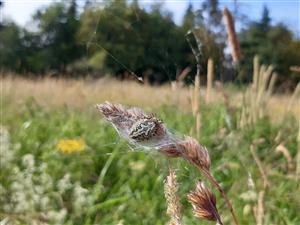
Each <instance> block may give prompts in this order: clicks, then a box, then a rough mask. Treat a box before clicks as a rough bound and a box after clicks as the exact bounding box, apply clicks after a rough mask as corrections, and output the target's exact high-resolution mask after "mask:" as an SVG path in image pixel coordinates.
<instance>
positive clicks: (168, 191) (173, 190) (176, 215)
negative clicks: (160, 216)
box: [164, 169, 181, 225]
mask: <svg viewBox="0 0 300 225" xmlns="http://www.w3.org/2000/svg"><path fill="white" fill-rule="evenodd" d="M178 190H179V185H178V183H177V180H176V173H175V171H174V170H171V169H170V173H169V175H168V176H167V179H166V181H165V185H164V192H165V197H166V201H167V214H168V215H169V216H170V217H171V220H170V222H169V225H171V224H174V225H180V224H181V204H180V201H179V197H178Z"/></svg>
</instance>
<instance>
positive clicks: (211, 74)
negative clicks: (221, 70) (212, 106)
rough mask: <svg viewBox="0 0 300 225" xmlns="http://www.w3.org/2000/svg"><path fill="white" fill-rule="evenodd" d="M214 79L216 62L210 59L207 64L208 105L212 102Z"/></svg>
mask: <svg viewBox="0 0 300 225" xmlns="http://www.w3.org/2000/svg"><path fill="white" fill-rule="evenodd" d="M213 79H214V61H213V60H212V59H211V58H209V59H208V62H207V87H206V99H205V100H206V103H209V102H210V101H211V92H212V86H213Z"/></svg>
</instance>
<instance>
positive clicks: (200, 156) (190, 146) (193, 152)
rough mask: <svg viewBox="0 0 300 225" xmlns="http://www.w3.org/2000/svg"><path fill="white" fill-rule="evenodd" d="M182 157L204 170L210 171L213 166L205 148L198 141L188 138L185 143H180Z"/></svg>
mask: <svg viewBox="0 0 300 225" xmlns="http://www.w3.org/2000/svg"><path fill="white" fill-rule="evenodd" d="M179 146H180V149H181V154H182V156H183V157H184V158H185V159H187V160H188V161H190V162H191V163H193V164H194V165H196V166H197V167H200V168H202V169H205V170H206V171H209V169H210V166H211V161H210V157H209V154H208V151H207V149H206V148H205V147H203V146H201V145H200V144H199V143H198V141H197V140H195V139H194V138H192V137H189V136H187V137H186V138H185V140H184V141H182V142H179Z"/></svg>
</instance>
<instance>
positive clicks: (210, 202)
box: [188, 181, 222, 224]
mask: <svg viewBox="0 0 300 225" xmlns="http://www.w3.org/2000/svg"><path fill="white" fill-rule="evenodd" d="M188 200H189V202H190V203H191V204H192V206H193V211H194V214H195V216H196V217H198V218H202V219H206V220H210V221H218V223H219V224H222V222H221V219H220V216H219V213H218V210H217V207H216V197H215V195H214V194H213V193H212V192H211V190H210V189H208V188H207V187H205V185H204V183H203V182H202V181H198V182H197V184H196V188H195V190H194V191H192V192H190V193H189V194H188Z"/></svg>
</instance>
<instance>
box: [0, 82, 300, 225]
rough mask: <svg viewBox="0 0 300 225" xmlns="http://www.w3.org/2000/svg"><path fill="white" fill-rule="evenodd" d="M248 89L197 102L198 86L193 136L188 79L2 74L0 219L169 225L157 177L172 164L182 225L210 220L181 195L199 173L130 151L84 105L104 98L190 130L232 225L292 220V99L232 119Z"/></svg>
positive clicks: (297, 201) (295, 208)
mask: <svg viewBox="0 0 300 225" xmlns="http://www.w3.org/2000/svg"><path fill="white" fill-rule="evenodd" d="M246 88H247V87H242V88H236V87H234V86H233V85H228V86H224V87H223V88H222V91H221V90H220V89H219V88H214V89H213V90H212V91H211V101H210V102H209V103H206V102H205V87H204V86H203V87H202V86H201V88H200V112H199V114H200V115H201V128H200V130H199V131H198V132H199V133H198V135H197V128H196V126H195V124H196V123H197V118H196V117H195V116H194V115H193V113H192V107H191V103H192V100H191V90H189V88H179V87H178V88H176V89H172V88H171V87H170V86H168V85H166V86H159V87H150V86H144V85H141V84H137V83H135V82H129V81H127V82H120V81H115V80H112V79H108V78H103V79H101V80H98V81H94V80H63V79H50V78H47V79H43V80H35V81H33V80H26V79H22V78H11V77H7V78H2V79H1V154H0V156H1V176H0V197H1V198H0V220H2V222H3V224H70V225H71V224H86V225H88V224H116V225H117V224H119V225H121V224H124V225H125V224H143V225H147V224H149V225H150V224H151V225H152V224H158V225H159V224H167V222H168V220H169V218H168V216H167V215H166V212H165V211H166V201H165V198H164V179H165V178H166V176H167V175H168V170H169V168H170V167H171V168H173V169H174V170H175V171H176V173H177V178H178V182H179V186H180V190H179V194H180V197H181V202H182V205H183V224H184V225H188V224H214V223H212V222H206V221H205V220H199V219H198V218H195V217H194V216H193V212H192V207H191V205H190V204H189V202H188V201H187V199H186V194H187V193H189V191H190V190H192V189H194V186H195V183H196V181H197V180H199V179H203V181H204V182H206V180H205V178H204V177H202V176H201V174H200V173H199V172H198V171H197V170H196V169H195V168H193V167H192V166H191V165H189V164H188V163H187V162H185V161H183V160H182V159H169V158H166V157H162V155H161V154H159V153H158V152H154V151H144V150H142V149H135V148H134V147H133V146H130V145H129V144H128V143H127V142H126V141H124V140H122V139H120V138H119V137H118V134H117V133H116V132H115V130H114V129H113V128H112V126H111V125H110V124H109V123H107V122H106V121H104V119H103V117H102V116H101V115H100V114H99V112H97V110H96V109H95V108H94V105H95V104H96V103H102V102H104V101H110V102H116V103H122V104H124V105H127V106H139V107H141V108H143V109H144V110H145V111H146V112H149V113H155V114H156V115H157V116H158V117H159V118H161V119H162V120H163V121H164V122H165V123H166V124H167V125H168V127H169V128H170V129H171V130H173V131H174V132H175V131H176V132H179V133H181V134H187V135H191V136H193V137H197V136H198V137H197V139H198V141H199V142H200V143H201V144H202V145H204V146H206V147H207V149H208V151H209V154H210V157H211V160H212V171H211V172H212V174H213V175H214V176H215V178H216V179H217V180H218V181H219V182H220V183H221V185H222V186H223V188H224V190H225V192H226V193H227V194H228V196H229V199H230V200H231V202H232V203H233V207H234V209H235V210H236V212H237V215H238V218H239V220H240V224H245V225H246V224H258V225H262V224H270V225H271V224H274V225H275V224H276V225H281V224H282V225H292V224H293V225H296V224H300V217H299V208H300V197H299V192H300V185H299V180H298V181H297V178H298V179H299V174H298V175H297V173H296V171H297V170H298V172H299V169H300V165H299V161H300V160H298V161H297V152H300V150H299V145H300V144H299V143H297V138H298V141H299V136H298V135H299V129H300V128H299V115H300V109H299V101H298V100H297V99H296V98H295V99H294V100H291V99H293V98H292V97H291V95H283V94H282V95H276V96H271V97H270V99H268V101H267V103H266V105H265V110H266V114H265V115H264V116H263V117H262V118H259V119H257V120H256V121H255V122H252V123H246V124H245V123H244V125H241V120H242V112H243V108H244V107H245V105H243V93H245V90H246ZM224 93H226V95H224ZM296 97H297V96H296ZM297 116H298V118H297ZM70 146H71V147H70ZM72 146H73V148H72ZM74 146H75V147H74ZM76 148H77V150H76ZM206 184H207V185H208V184H209V183H208V182H206ZM212 190H213V192H214V193H215V194H216V197H217V205H218V209H219V212H220V215H221V217H222V219H223V222H224V224H233V223H232V219H231V217H230V213H229V210H228V209H227V208H226V205H225V203H224V200H223V199H222V197H221V195H220V194H219V193H218V191H217V190H215V189H214V188H212ZM1 224H2V223H1Z"/></svg>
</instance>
